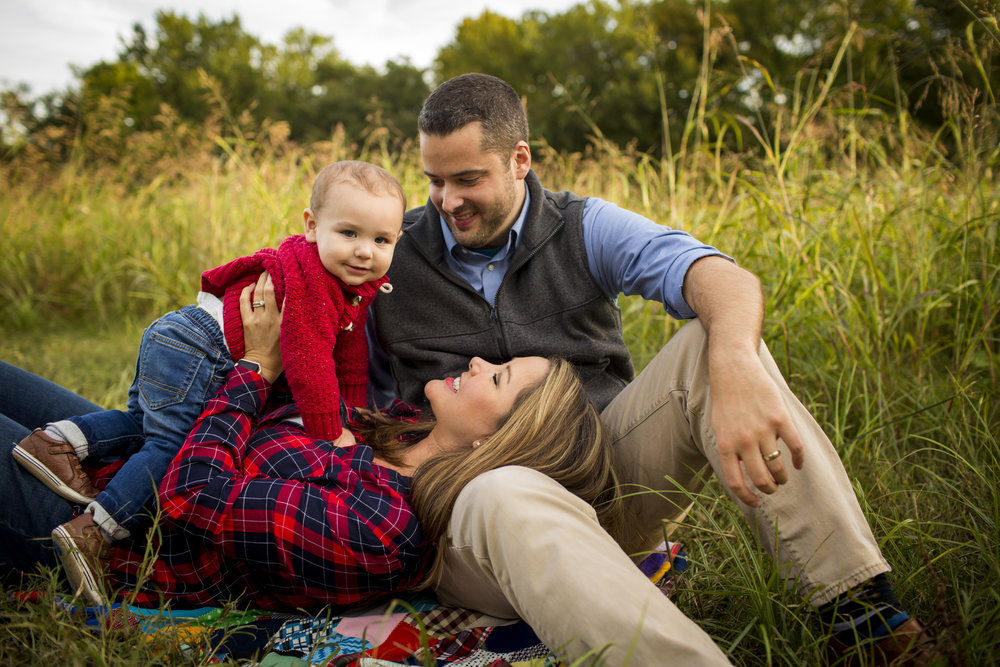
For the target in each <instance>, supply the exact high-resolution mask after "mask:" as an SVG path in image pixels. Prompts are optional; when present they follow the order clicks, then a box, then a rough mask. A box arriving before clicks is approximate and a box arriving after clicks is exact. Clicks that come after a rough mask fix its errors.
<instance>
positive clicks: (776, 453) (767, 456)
mask: <svg viewBox="0 0 1000 667" xmlns="http://www.w3.org/2000/svg"><path fill="white" fill-rule="evenodd" d="M779 456H781V451H780V450H777V449H776V450H774V451H773V452H771V453H770V454H765V455H764V460H765V461H767V462H768V463H770V462H771V461H773V460H774V459H776V458H778V457H779Z"/></svg>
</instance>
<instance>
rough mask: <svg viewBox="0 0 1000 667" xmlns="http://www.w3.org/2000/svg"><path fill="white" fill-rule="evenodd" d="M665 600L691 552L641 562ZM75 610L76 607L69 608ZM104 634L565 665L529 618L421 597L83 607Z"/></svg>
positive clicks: (676, 549) (270, 652)
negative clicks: (326, 604)
mask: <svg viewBox="0 0 1000 667" xmlns="http://www.w3.org/2000/svg"><path fill="white" fill-rule="evenodd" d="M639 567H640V569H641V570H642V572H643V573H644V574H645V575H646V576H648V577H649V578H650V580H651V581H653V582H654V583H655V584H656V585H657V586H658V587H659V588H660V590H661V591H662V592H663V593H664V595H667V596H669V595H671V594H672V593H673V592H674V590H675V588H676V586H677V584H678V582H679V577H680V574H681V573H682V572H683V571H684V570H685V568H686V558H685V556H684V551H683V547H682V545H681V544H680V543H678V542H670V543H664V544H661V545H660V548H659V549H657V550H655V551H654V552H653V553H651V554H650V555H649V556H647V557H646V559H645V560H644V561H642V563H640V565H639ZM65 604H66V605H67V606H70V605H71V603H70V602H65ZM74 610H76V611H79V612H81V613H82V614H84V615H85V616H86V622H87V624H88V625H89V626H91V627H92V628H93V629H94V631H95V632H104V631H109V630H110V629H114V628H122V627H137V628H139V629H140V630H141V631H142V633H143V637H144V638H145V641H147V642H151V643H153V645H156V644H157V643H159V642H165V641H166V642H170V643H172V644H174V645H176V643H177V642H180V643H181V644H182V645H186V646H189V647H192V649H194V648H197V649H199V650H205V648H206V647H207V648H208V650H210V651H211V653H212V655H213V656H214V660H215V661H217V662H222V661H227V660H229V661H233V662H237V663H239V664H242V665H246V666H248V667H249V666H259V667H292V666H296V667H313V666H317V667H318V666H322V667H391V666H394V665H429V664H430V665H449V666H451V667H528V666H531V667H543V666H544V667H563V665H564V663H563V662H561V661H560V659H559V657H558V656H557V655H556V654H554V653H553V652H552V651H550V650H549V648H548V647H546V646H545V645H544V644H543V643H542V642H541V641H540V640H539V639H538V636H537V635H536V634H535V632H534V631H533V630H532V629H531V627H530V626H528V624H527V623H525V622H524V621H517V622H513V623H510V624H508V625H498V624H497V620H496V619H493V618H490V617H484V616H482V615H480V614H478V613H476V612H473V611H470V610H466V609H454V608H449V607H444V606H441V605H439V604H438V603H437V602H436V601H435V600H434V599H433V598H432V597H430V596H427V595H422V596H414V597H409V598H406V599H401V600H394V601H393V602H391V603H389V604H386V605H382V606H380V607H378V608H371V609H365V610H359V611H358V612H357V613H351V614H344V615H326V616H324V615H317V616H306V615H302V614H286V613H274V612H267V611H262V610H249V611H234V610H231V609H222V608H216V607H211V608H202V609H189V610H177V609H170V610H169V611H164V610H159V609H144V608H140V607H134V606H130V605H123V604H116V605H113V606H112V608H111V609H110V610H108V609H95V608H74Z"/></svg>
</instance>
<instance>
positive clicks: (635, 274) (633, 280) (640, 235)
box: [368, 188, 732, 406]
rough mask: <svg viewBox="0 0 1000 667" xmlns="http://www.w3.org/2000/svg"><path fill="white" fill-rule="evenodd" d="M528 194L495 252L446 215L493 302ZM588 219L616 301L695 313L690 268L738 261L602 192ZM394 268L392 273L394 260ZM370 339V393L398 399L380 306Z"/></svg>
mask: <svg viewBox="0 0 1000 667" xmlns="http://www.w3.org/2000/svg"><path fill="white" fill-rule="evenodd" d="M524 194H525V197H524V204H523V205H522V207H521V212H520V214H519V215H518V217H517V220H516V221H515V222H514V225H513V226H512V227H511V230H510V234H509V236H508V237H507V243H506V244H504V245H503V246H501V247H500V248H499V249H498V250H497V251H496V253H495V254H494V253H492V252H491V255H492V256H490V255H487V254H483V253H480V252H477V251H475V250H471V249H469V248H466V247H464V246H461V245H459V244H458V242H457V241H456V240H455V237H454V236H453V235H452V233H451V230H450V229H449V228H448V225H447V223H445V221H444V220H441V233H442V234H443V235H444V241H445V245H446V247H447V249H448V252H447V253H445V262H446V263H447V264H448V267H449V268H450V269H452V270H453V271H454V272H455V273H457V274H458V275H460V276H462V277H463V278H465V279H466V280H467V281H468V282H469V284H470V285H471V286H472V287H473V289H475V290H476V291H477V292H479V294H480V295H481V296H482V297H483V298H484V299H486V300H487V301H488V302H489V303H490V305H493V304H495V303H496V295H497V290H498V289H499V287H500V283H501V282H502V281H503V277H504V275H505V274H506V273H507V268H508V267H509V266H510V260H511V258H512V257H513V255H514V250H515V249H516V248H517V243H518V239H519V238H520V236H521V229H522V228H523V227H524V219H525V216H526V215H527V211H528V204H529V198H530V194H529V193H528V191H527V188H525V193H524ZM429 205H430V204H428V206H429ZM582 226H583V242H584V247H585V248H586V251H587V268H588V269H589V270H590V275H591V276H593V277H594V280H595V281H596V282H597V284H598V285H599V286H600V287H601V289H602V290H603V291H604V293H605V294H607V296H608V298H609V299H611V300H613V301H617V299H618V295H619V294H626V295H639V296H642V297H643V298H644V299H647V300H649V301H658V302H660V303H661V304H663V309H664V310H665V311H666V312H667V314H668V315H670V316H671V317H674V318H677V319H687V318H691V317H694V316H695V312H694V311H693V310H691V307H690V306H688V304H687V302H686V301H684V296H683V293H682V290H683V287H684V276H685V275H686V274H687V270H688V269H689V268H690V267H691V265H692V264H693V263H694V262H695V261H696V260H699V259H701V258H702V257H708V256H711V255H715V256H719V257H725V258H726V259H730V261H732V260H731V258H730V257H727V256H726V255H724V254H722V253H721V252H719V251H718V250H716V249H715V248H713V247H712V246H710V245H705V244H704V243H701V242H700V241H698V240H697V239H695V238H694V237H693V236H691V235H690V234H688V233H687V232H682V231H678V230H675V229H670V228H669V227H664V226H663V225H660V224H657V223H655V222H653V221H652V220H650V219H649V218H646V217H643V216H641V215H639V214H638V213H633V212H632V211H628V210H626V209H623V208H621V207H620V206H617V205H615V204H612V203H611V202H608V201H604V200H603V199H597V198H596V197H590V198H588V199H587V201H586V202H585V203H584V207H583V220H582ZM389 275H390V276H391V275H392V268H391V267H390V269H389ZM368 341H369V350H370V357H371V363H370V367H369V375H370V385H371V386H370V389H369V393H370V394H371V395H373V396H374V398H375V401H376V405H379V406H386V405H388V404H389V403H390V402H391V400H392V393H391V392H392V388H393V386H394V384H393V381H392V377H391V374H390V372H389V361H388V358H387V356H386V354H385V352H384V351H383V350H382V349H381V348H380V347H379V346H378V343H377V339H376V337H375V329H374V315H373V314H370V315H369V318H368Z"/></svg>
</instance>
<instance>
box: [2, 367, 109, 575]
mask: <svg viewBox="0 0 1000 667" xmlns="http://www.w3.org/2000/svg"><path fill="white" fill-rule="evenodd" d="M100 409H101V406H99V405H96V404H94V403H91V402H90V401H88V400H86V399H83V398H81V397H80V396H77V395H76V394H74V393H73V392H71V391H69V390H67V389H63V388H62V387H60V386H59V385H57V384H53V383H52V382H49V381H48V380H45V379H43V378H40V377H38V376H37V375H34V374H33V373H29V372H27V371H24V370H21V369H20V368H17V367H16V366H11V365H10V364H7V363H4V362H3V361H0V576H3V575H4V574H6V573H8V572H12V571H24V572H29V571H31V570H33V569H34V568H35V565H36V564H38V563H40V564H44V565H49V566H54V565H56V564H57V563H58V560H57V558H56V556H55V552H54V551H53V548H52V540H51V539H50V537H49V534H50V533H51V532H52V529H53V528H55V527H56V526H58V525H60V524H63V523H66V522H67V521H69V520H70V519H72V518H73V507H74V506H73V504H72V503H69V502H67V501H65V500H63V499H62V498H60V497H59V496H57V495H56V494H55V493H53V492H52V491H50V490H49V489H48V488H47V487H46V486H45V485H44V484H42V483H41V482H39V481H38V480H37V479H35V477H34V476H33V475H31V474H30V473H28V472H27V471H25V470H24V469H23V468H22V467H21V466H20V465H18V463H17V462H16V461H15V460H14V458H13V457H12V456H11V454H10V452H11V450H12V449H13V448H14V445H16V444H17V443H19V442H21V440H23V439H24V438H25V437H26V436H27V435H28V434H29V433H31V431H32V430H34V429H35V428H38V427H40V426H44V425H45V424H47V423H48V422H53V421H59V420H60V419H65V418H67V417H70V416H73V415H80V414H84V413H87V412H94V411H96V410H100Z"/></svg>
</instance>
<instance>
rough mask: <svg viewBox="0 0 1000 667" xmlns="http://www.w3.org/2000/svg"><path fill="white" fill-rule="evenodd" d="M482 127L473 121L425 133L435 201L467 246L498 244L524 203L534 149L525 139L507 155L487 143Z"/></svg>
mask: <svg viewBox="0 0 1000 667" xmlns="http://www.w3.org/2000/svg"><path fill="white" fill-rule="evenodd" d="M482 136H483V129H482V126H481V125H480V123H478V122H475V123H470V124H469V125H466V126H465V127H463V128H462V129H460V130H458V131H456V132H452V133H451V134H449V135H447V136H437V135H429V134H423V133H421V134H420V155H421V157H422V158H423V162H424V173H425V174H427V179H428V180H429V181H430V198H431V203H433V204H434V207H435V208H437V210H438V212H439V213H440V214H441V218H442V219H443V220H444V221H445V223H446V224H447V225H448V228H449V229H451V233H452V234H453V235H454V236H455V240H456V241H458V242H459V243H460V244H461V245H463V246H465V247H467V248H496V247H498V246H500V245H502V244H503V242H504V240H505V238H506V235H507V232H508V231H509V230H510V228H511V226H512V225H513V224H514V221H515V220H516V219H517V216H518V214H519V213H520V211H521V205H522V204H523V203H524V177H525V176H526V175H527V173H528V169H529V168H530V167H531V153H530V152H529V150H528V145H527V144H526V143H524V142H520V143H518V145H517V146H516V147H515V148H514V150H513V151H511V153H510V155H509V156H507V157H506V158H505V157H503V156H501V155H500V154H498V153H496V152H491V151H486V150H483V148H482Z"/></svg>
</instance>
